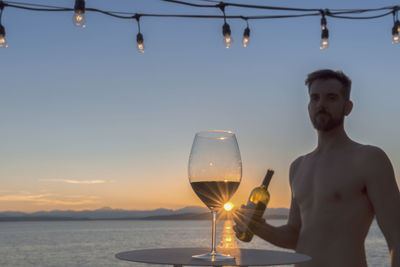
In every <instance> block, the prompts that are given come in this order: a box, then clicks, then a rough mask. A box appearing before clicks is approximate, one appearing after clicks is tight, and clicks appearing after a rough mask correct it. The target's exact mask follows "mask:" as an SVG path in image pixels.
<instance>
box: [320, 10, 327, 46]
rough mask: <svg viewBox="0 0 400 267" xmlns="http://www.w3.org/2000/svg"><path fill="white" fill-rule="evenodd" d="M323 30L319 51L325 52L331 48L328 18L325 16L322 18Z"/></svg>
mask: <svg viewBox="0 0 400 267" xmlns="http://www.w3.org/2000/svg"><path fill="white" fill-rule="evenodd" d="M321 29H322V33H321V44H320V46H319V49H321V50H324V49H327V48H328V46H329V41H328V38H329V31H328V28H327V27H326V18H325V16H324V15H323V16H322V18H321Z"/></svg>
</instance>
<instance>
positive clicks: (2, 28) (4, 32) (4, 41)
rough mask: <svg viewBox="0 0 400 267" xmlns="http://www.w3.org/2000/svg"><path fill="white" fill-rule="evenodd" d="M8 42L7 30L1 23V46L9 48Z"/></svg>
mask: <svg viewBox="0 0 400 267" xmlns="http://www.w3.org/2000/svg"><path fill="white" fill-rule="evenodd" d="M7 47H8V43H7V39H6V30H5V29H4V27H3V25H1V24H0V48H7Z"/></svg>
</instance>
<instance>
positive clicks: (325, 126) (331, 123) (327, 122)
mask: <svg viewBox="0 0 400 267" xmlns="http://www.w3.org/2000/svg"><path fill="white" fill-rule="evenodd" d="M321 114H324V115H321ZM319 116H324V117H325V118H320V119H317V117H319ZM343 121H344V115H342V116H341V117H340V118H333V117H332V115H331V114H329V113H328V112H326V111H319V112H318V113H316V114H315V115H314V116H313V117H311V122H312V124H313V126H314V128H315V129H316V130H318V131H322V132H328V131H330V130H332V129H334V128H336V127H338V126H339V125H342V124H343Z"/></svg>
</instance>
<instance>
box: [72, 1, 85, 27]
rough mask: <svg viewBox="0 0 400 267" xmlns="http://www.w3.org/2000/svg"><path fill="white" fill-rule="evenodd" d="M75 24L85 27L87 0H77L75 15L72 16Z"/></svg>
mask: <svg viewBox="0 0 400 267" xmlns="http://www.w3.org/2000/svg"><path fill="white" fill-rule="evenodd" d="M72 21H73V23H74V25H75V26H76V27H78V28H85V27H86V21H85V0H75V6H74V15H73V17H72Z"/></svg>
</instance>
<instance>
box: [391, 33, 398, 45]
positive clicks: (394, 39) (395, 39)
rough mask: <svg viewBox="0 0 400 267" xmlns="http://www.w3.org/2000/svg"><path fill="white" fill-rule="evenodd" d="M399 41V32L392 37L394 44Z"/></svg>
mask: <svg viewBox="0 0 400 267" xmlns="http://www.w3.org/2000/svg"><path fill="white" fill-rule="evenodd" d="M398 43H399V34H398V33H397V34H394V35H393V39H392V44H398Z"/></svg>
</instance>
